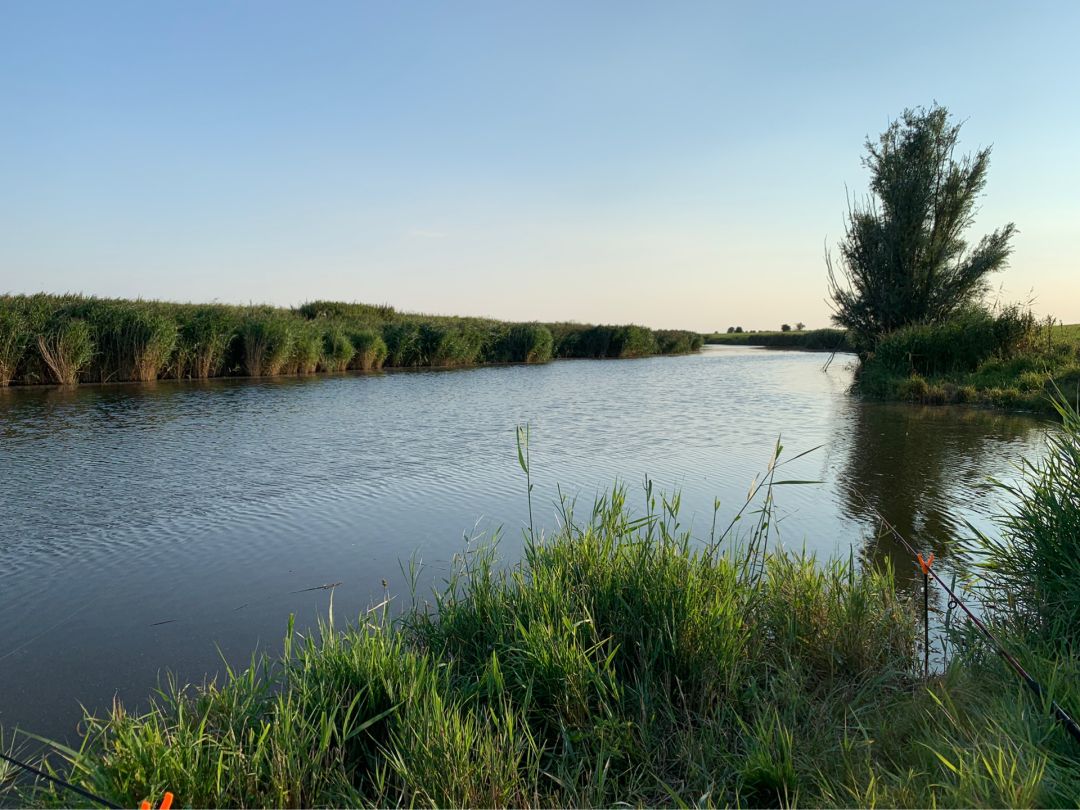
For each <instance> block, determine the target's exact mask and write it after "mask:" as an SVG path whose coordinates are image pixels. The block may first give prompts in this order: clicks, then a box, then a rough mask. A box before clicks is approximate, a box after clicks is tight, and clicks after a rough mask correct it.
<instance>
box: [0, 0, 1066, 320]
mask: <svg viewBox="0 0 1080 810" xmlns="http://www.w3.org/2000/svg"><path fill="white" fill-rule="evenodd" d="M1078 32H1080V3H1077V2H1060V3H1055V4H1046V3H1042V4H1040V3H1029V2H1024V3H987V2H972V3H961V2H948V3H942V2H931V3H916V2H905V3H901V4H897V3H888V4H886V3H867V2H851V3H846V2H845V3H841V2H833V3H827V4H826V3H807V2H798V3H790V4H782V3H774V4H764V3H748V2H742V3H722V2H706V3H688V2H670V3H669V2H654V3H640V2H610V3H607V2H582V1H581V0H577V2H566V3H556V2H547V1H545V2H532V3H521V2H507V1H506V0H501V1H500V2H491V3H476V2H464V0H462V1H460V2H442V3H422V2H384V3H374V2H349V3H336V2H317V3H301V2H295V3H278V2H265V1H263V0H260V2H250V3H238V2H193V1H192V0H184V2H165V1H164V0H155V2H141V1H140V2H131V3H118V2H69V3H57V2H45V1H43V0H34V1H33V2H25V3H20V2H14V1H13V0H4V2H3V3H2V4H0V109H2V121H3V123H2V125H0V184H2V188H3V192H2V194H0V290H6V291H16V292H29V291H36V290H42V289H44V290H48V291H54V292H61V291H81V292H85V293H93V294H98V295H110V296H144V297H161V298H169V299H176V300H213V299H217V300H222V301H235V302H246V301H249V300H255V301H269V302H274V303H279V304H294V303H299V302H302V301H304V300H308V299H312V298H337V299H346V300H361V301H369V302H389V303H392V304H394V305H396V306H397V307H399V308H402V309H409V310H420V311H429V312H443V313H457V314H485V315H492V316H497V317H505V318H522V319H533V318H536V319H545V320H548V319H562V318H566V319H577V320H583V321H619V322H624V321H636V322H641V323H646V324H650V325H653V326H685V327H691V328H698V329H712V328H725V327H727V326H728V325H734V324H741V325H743V326H745V327H747V328H752V327H756V328H766V327H773V328H775V327H776V326H777V325H779V323H780V322H781V321H790V322H795V321H799V320H801V321H805V322H806V323H808V324H810V325H813V326H817V325H824V324H825V323H826V322H827V319H828V308H827V305H826V304H825V301H824V299H825V295H826V287H825V270H824V263H823V259H822V256H823V251H824V247H825V244H826V240H828V241H829V242H830V243H835V241H836V240H837V238H838V237H839V236H840V234H841V230H842V223H843V217H842V214H843V211H844V209H845V184H846V185H847V186H848V187H849V188H850V189H851V190H852V191H853V192H861V191H862V190H863V189H864V188H865V183H866V176H865V172H864V170H863V169H862V167H861V165H860V157H861V155H862V143H863V140H864V138H865V136H866V135H867V134H876V133H878V132H879V131H880V130H881V129H883V128H884V127H885V126H886V125H887V123H888V121H889V119H890V118H892V117H895V116H896V115H898V114H899V113H900V112H901V111H902V110H903V109H904V108H905V107H907V106H914V105H919V104H929V103H931V102H932V101H933V100H935V99H936V100H937V101H939V102H941V103H942V104H945V105H946V106H948V107H949V108H950V109H951V110H952V111H953V112H954V113H955V114H956V115H957V116H958V117H959V118H962V119H965V120H966V121H967V123H966V124H965V126H964V130H963V147H964V148H965V150H968V149H974V148H976V147H978V146H980V145H985V144H990V143H992V144H993V145H994V156H993V162H992V165H991V171H990V183H989V186H988V189H987V196H986V198H985V199H984V202H983V209H982V214H981V215H980V220H979V225H978V227H979V229H982V230H987V229H990V228H992V227H995V226H997V225H1000V224H1003V223H1004V222H1006V221H1009V220H1012V221H1015V222H1016V223H1017V225H1018V226H1019V228H1020V235H1019V236H1018V238H1017V240H1016V252H1015V256H1014V259H1013V263H1012V268H1011V269H1010V270H1008V271H1006V272H1005V273H1003V274H1001V275H1000V276H998V277H997V279H996V280H997V282H998V283H999V284H1001V285H1003V286H1004V291H1005V293H1004V294H1005V297H1006V298H1010V299H1017V298H1027V297H1028V296H1029V293H1030V292H1034V294H1035V295H1036V296H1037V297H1038V301H1037V304H1036V306H1037V308H1038V309H1039V310H1040V311H1042V312H1046V311H1050V312H1053V313H1055V314H1057V315H1058V316H1060V317H1063V318H1064V319H1065V320H1066V321H1072V322H1076V321H1080V272H1078V270H1080V267H1078V256H1080V159H1078V157H1077V149H1078V148H1080V90H1078V88H1077V81H1078V79H1080V57H1078V55H1077V54H1078V51H1080V45H1078V43H1077V34H1078ZM978 235H979V234H978V232H976V233H974V234H973V236H976V237H977V236H978Z"/></svg>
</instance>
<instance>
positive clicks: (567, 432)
mask: <svg viewBox="0 0 1080 810" xmlns="http://www.w3.org/2000/svg"><path fill="white" fill-rule="evenodd" d="M824 359H825V357H824V355H820V354H809V353H800V352H781V351H769V350H761V349H742V348H720V347H709V348H707V349H706V350H705V351H704V352H703V353H701V354H700V355H695V356H690V357H677V358H652V359H646V360H625V361H588V360H575V361H564V362H557V363H552V364H550V365H546V366H511V367H497V368H479V369H471V370H463V371H441V372H399V373H387V374H374V375H355V376H340V377H312V378H306V379H305V378H293V379H276V380H263V381H253V380H223V381H213V382H209V383H172V382H162V383H157V384H155V385H117V386H105V387H95V386H83V387H80V388H77V389H74V390H59V389H50V388H41V389H10V390H2V389H0V504H2V507H0V508H2V512H0V521H2V524H0V525H2V526H3V531H2V533H0V615H2V616H3V621H2V622H0V726H3V727H4V728H5V729H6V730H8V731H10V730H11V729H12V728H14V727H15V726H19V727H22V728H25V729H27V730H31V731H35V732H38V733H42V734H45V735H49V736H53V737H59V738H67V739H70V738H72V736H73V732H74V729H75V724H76V722H77V720H78V718H79V716H80V710H79V704H80V703H83V704H85V705H86V706H88V707H90V708H93V709H102V708H104V707H106V706H108V705H109V703H110V702H111V700H112V698H113V696H114V695H119V696H120V697H121V698H123V699H125V700H127V701H132V702H140V701H141V700H142V699H143V698H145V697H146V695H147V694H148V693H149V692H150V690H151V689H152V688H153V687H154V686H155V685H156V684H157V682H158V679H159V677H163V676H164V674H165V672H166V671H173V672H175V673H178V675H179V676H180V677H181V679H182V680H184V681H191V682H201V681H202V679H203V677H204V675H205V673H207V672H215V671H217V670H218V669H219V668H220V663H221V657H219V652H218V651H219V649H220V656H224V657H225V658H226V659H227V660H229V661H230V662H233V663H239V664H243V663H244V662H246V661H247V660H248V659H249V657H250V654H251V651H252V650H254V649H255V648H256V647H258V648H260V649H264V650H268V651H271V652H275V651H277V650H278V649H279V648H280V640H281V638H282V636H283V634H284V631H285V627H286V623H287V620H288V616H289V614H290V613H295V614H296V615H297V624H298V626H304V625H306V624H310V623H312V622H313V621H314V620H315V619H316V618H317V617H319V616H320V615H324V614H325V612H326V610H327V607H328V601H329V592H328V591H327V590H318V589H317V588H318V586H321V585H325V584H329V583H334V582H340V583H341V584H340V585H339V586H338V587H337V589H336V591H335V596H334V612H335V616H336V617H337V619H338V620H339V621H341V620H342V619H343V618H345V617H347V616H356V615H358V613H359V611H361V610H362V609H363V608H364V607H365V606H366V605H368V604H371V603H372V602H374V601H378V600H380V599H381V598H382V596H383V586H382V584H381V582H382V580H384V579H385V580H387V581H388V582H389V583H390V586H389V587H390V590H391V593H394V594H396V595H398V597H399V600H400V599H402V598H404V599H407V598H408V596H407V593H405V592H404V587H403V585H404V577H403V575H402V572H401V567H400V565H401V563H402V561H405V560H407V559H408V558H409V557H410V556H411V555H415V557H416V558H418V559H421V560H422V561H423V563H424V565H425V570H426V571H427V574H426V576H427V579H426V580H425V582H427V583H430V582H432V581H433V579H434V580H437V578H438V576H439V575H440V573H442V572H443V571H445V568H446V563H447V561H448V559H449V558H450V557H451V556H452V555H453V554H454V553H455V552H457V551H459V550H460V549H462V548H463V545H464V539H463V538H464V536H465V535H469V536H471V535H473V534H475V533H476V532H478V531H491V530H493V529H495V528H497V527H500V526H502V527H503V528H504V531H503V540H502V542H501V549H502V552H501V553H502V556H503V558H504V559H509V560H512V559H514V557H515V556H516V554H517V553H518V551H519V550H520V547H521V536H522V535H521V529H522V527H523V525H524V524H525V523H526V522H527V514H528V513H527V502H526V497H525V482H524V479H523V475H522V473H521V470H520V469H519V468H518V465H517V456H516V451H515V442H514V430H515V426H516V425H518V424H521V423H526V422H527V423H529V424H530V425H531V427H532V459H533V479H534V483H535V484H536V489H535V491H534V505H535V511H536V515H537V522H538V523H540V524H543V525H545V526H548V527H550V526H552V525H554V515H555V510H554V502H555V499H556V489H555V487H556V484H560V485H561V486H562V490H563V492H565V493H570V494H572V495H576V496H577V498H578V503H579V505H580V506H590V505H591V503H592V500H593V498H594V496H595V495H596V494H597V493H598V492H602V491H604V490H606V489H608V488H609V487H610V486H611V484H612V483H613V482H614V481H616V480H620V481H622V482H623V483H625V484H626V485H627V486H628V487H629V488H630V489H631V496H630V500H631V503H641V502H643V500H644V497H643V496H641V497H638V493H640V491H641V490H640V487H641V483H642V482H643V480H644V479H645V477H646V476H649V477H650V478H652V479H653V480H654V481H655V486H656V488H657V489H666V490H668V491H671V490H674V489H679V490H681V491H682V493H683V523H684V525H692V527H693V529H694V531H695V533H696V534H697V535H698V536H707V534H708V531H709V524H710V522H711V519H712V508H713V499H714V497H719V498H720V499H721V510H720V511H721V517H723V516H724V515H729V516H730V514H732V513H733V511H734V510H735V509H736V508H737V507H738V506H739V504H740V503H741V502H742V499H743V497H744V495H745V492H746V490H747V487H748V485H749V483H750V481H751V479H752V478H753V477H754V475H755V474H756V473H758V472H759V471H760V470H761V469H762V468H763V467H764V465H765V464H766V463H767V461H768V458H769V455H770V452H771V449H772V447H773V445H774V444H775V442H776V440H777V437H778V435H780V434H783V443H784V446H785V455H787V456H792V455H795V454H796V453H798V452H801V451H803V450H806V449H809V448H811V447H815V446H817V445H823V446H822V447H821V448H820V449H819V450H817V451H815V452H813V453H810V454H809V455H807V456H806V457H804V458H802V459H800V460H798V461H797V462H795V463H794V464H793V465H792V466H791V468H790V469H789V470H788V472H789V476H788V477H791V478H804V479H815V480H820V481H822V483H820V484H814V485H808V486H798V487H785V488H782V489H781V490H778V493H777V495H778V505H779V510H780V513H781V515H783V516H784V519H783V521H782V522H781V523H780V527H781V538H782V540H783V542H784V543H785V544H786V545H788V546H793V547H803V546H805V547H806V548H807V549H809V550H812V551H815V552H817V553H818V554H819V555H822V556H828V555H837V554H839V555H843V556H844V557H847V556H848V555H849V554H850V553H854V554H855V555H856V557H857V558H859V559H862V560H867V559H880V558H881V557H882V556H887V555H891V556H893V558H894V560H895V561H896V564H897V566H898V568H899V570H901V571H902V572H903V575H904V576H905V577H908V576H910V575H909V573H908V572H909V571H910V563H909V562H908V561H907V560H906V559H905V558H904V557H903V556H902V555H901V554H900V552H899V550H898V549H897V548H896V547H895V546H894V545H893V544H892V543H890V542H888V541H887V540H885V539H883V538H878V537H877V536H876V531H875V521H874V519H873V517H872V516H870V515H868V514H867V512H866V510H865V509H864V508H863V507H862V505H861V501H860V499H862V498H865V499H867V500H868V501H869V502H871V503H873V504H874V505H875V507H876V508H877V509H879V510H880V511H881V512H882V513H883V514H884V515H885V516H886V517H887V518H888V519H889V520H891V521H892V522H893V523H895V524H896V525H897V526H898V527H899V528H900V529H901V530H902V531H904V532H905V533H907V534H908V535H909V536H911V537H913V538H915V539H916V540H917V541H918V542H919V543H920V544H921V545H922V546H923V547H928V548H932V549H933V550H934V551H935V553H936V554H937V555H938V557H939V559H941V558H944V559H945V560H947V559H948V556H949V539H950V538H951V537H953V536H956V535H957V534H964V533H966V531H967V530H966V529H965V528H963V522H964V521H971V522H972V523H974V524H976V525H979V526H986V527H989V526H990V525H991V524H990V521H989V515H991V514H992V513H993V512H994V511H995V510H997V509H999V508H1000V507H1001V505H1002V501H1001V499H1002V497H1003V496H1002V495H1001V493H1000V492H999V491H996V490H993V489H991V488H990V487H989V486H988V484H987V478H988V477H989V476H996V477H998V478H1004V479H1009V478H1013V477H1015V474H1016V469H1015V465H1016V463H1017V462H1018V460H1019V459H1020V457H1021V456H1024V455H1027V456H1029V457H1034V456H1036V455H1037V454H1038V453H1039V451H1040V447H1041V437H1042V433H1043V431H1044V430H1045V429H1046V423H1043V422H1039V421H1036V420H1034V419H1031V418H1026V417H1022V416H1016V415H1005V414H1000V413H992V412H987V411H978V410H964V409H950V408H917V407H911V406H903V405H879V404H865V403H860V402H859V401H857V400H855V399H853V398H851V397H850V396H848V395H847V394H846V389H847V388H848V386H849V384H850V381H851V374H852V368H851V361H850V360H848V359H845V358H843V357H841V358H839V359H838V360H837V361H836V362H834V363H833V364H832V366H831V367H830V368H829V370H828V371H827V372H823V371H822V364H823V361H824ZM312 589H315V590H312Z"/></svg>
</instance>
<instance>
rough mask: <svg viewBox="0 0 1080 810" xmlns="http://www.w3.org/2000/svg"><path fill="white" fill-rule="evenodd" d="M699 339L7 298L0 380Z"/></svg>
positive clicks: (545, 356) (623, 350) (112, 377)
mask: <svg viewBox="0 0 1080 810" xmlns="http://www.w3.org/2000/svg"><path fill="white" fill-rule="evenodd" d="M701 345H702V337H701V335H699V334H697V333H696V332H688V331H681V330H662V329H661V330H655V329H648V328H646V327H643V326H636V325H623V326H604V325H591V324H577V323H551V324H542V323H508V322H505V321H497V320H491V319H487V318H461V317H445V316H435V315H420V314H410V313H402V312H398V311H396V310H395V309H394V308H393V307H390V306H371V305H368V304H347V303H339V302H333V301H314V302H311V303H307V304H304V305H303V306H300V307H296V308H291V309H286V308H280V307H270V306H229V305H224V304H176V303H169V302H164V301H143V300H126V299H109V298H90V297H84V296H79V295H47V294H44V293H42V294H37V295H5V296H0V386H4V385H9V384H18V385H30V384H39V383H45V384H61V385H73V384H76V383H79V382H99V383H104V382H123V381H129V380H138V381H144V382H148V381H151V380H156V379H159V378H174V379H206V378H210V377H222V376H247V377H268V376H277V375H282V374H313V373H315V372H317V371H345V370H347V369H360V370H372V369H379V368H383V367H384V366H386V367H396V368H419V367H438V368H449V367H455V366H472V365H480V364H485V363H546V362H548V361H549V360H551V359H553V358H568V357H593V358H624V357H647V356H650V355H656V354H684V353H687V352H692V351H696V350H698V349H700V348H701Z"/></svg>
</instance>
